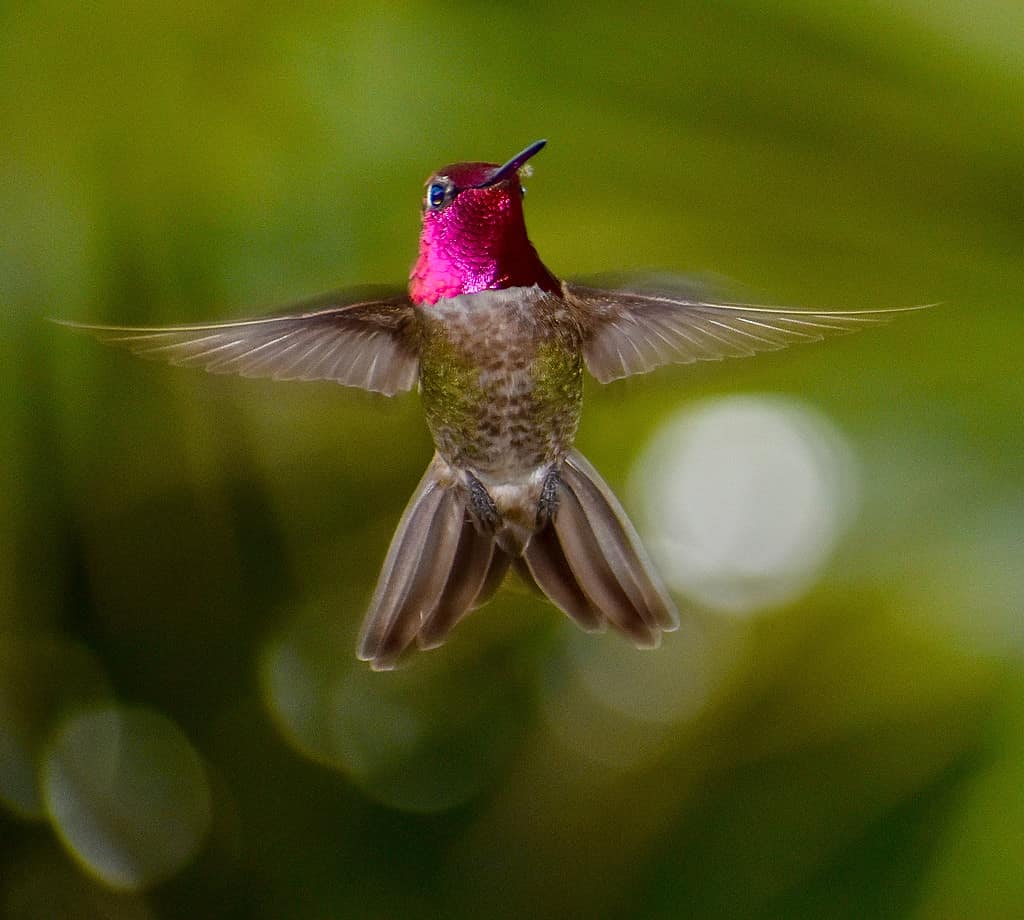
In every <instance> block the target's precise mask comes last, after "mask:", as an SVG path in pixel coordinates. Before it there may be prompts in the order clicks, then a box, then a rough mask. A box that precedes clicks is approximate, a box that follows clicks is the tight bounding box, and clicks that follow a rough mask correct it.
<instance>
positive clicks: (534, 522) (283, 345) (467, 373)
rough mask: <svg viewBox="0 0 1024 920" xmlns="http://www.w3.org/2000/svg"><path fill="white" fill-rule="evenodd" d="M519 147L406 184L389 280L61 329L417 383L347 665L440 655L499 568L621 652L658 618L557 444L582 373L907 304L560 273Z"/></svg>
mask: <svg viewBox="0 0 1024 920" xmlns="http://www.w3.org/2000/svg"><path fill="white" fill-rule="evenodd" d="M545 143H546V142H545V141H543V140H539V141H536V142H535V143H533V144H530V145H529V146H528V147H526V148H525V149H524V150H522V151H521V152H520V153H517V154H516V155H515V156H513V157H512V158H511V159H509V160H507V161H506V162H505V163H502V164H495V163H484V162H469V163H455V164H453V165H450V166H445V167H443V168H442V169H440V170H438V171H437V172H435V173H434V174H433V175H431V176H430V178H429V179H428V180H427V182H426V186H425V192H424V195H423V200H422V227H421V231H420V238H419V251H418V255H417V257H416V261H415V263H414V265H413V267H412V270H411V273H410V276H409V282H408V285H407V286H405V287H404V288H372V289H366V288H359V289H351V290H349V291H343V292H341V293H338V294H331V295H328V296H325V297H322V298H319V299H318V300H316V301H311V302H307V303H306V304H304V305H300V306H298V307H293V308H292V309H290V310H287V311H282V312H278V313H275V314H272V315H267V316H263V317H260V318H257V319H243V320H235V321H231V322H221V323H204V324H199V325H183V326H164V327H127V326H100V325H86V324H80V323H68V325H72V326H75V327H76V328H79V329H82V330H85V331H87V332H90V333H92V334H93V335H94V336H96V337H97V338H98V339H100V340H101V341H104V342H108V343H112V344H115V345H120V346H124V347H126V348H128V349H130V350H131V351H133V352H135V353H136V354H139V355H141V356H143V357H146V358H159V359H163V360H165V361H167V362H170V363H171V364H176V365H184V366H189V367H201V368H205V369H206V370H208V371H211V372H213V373H218V374H226V373H234V374H240V375H242V376H245V377H272V378H274V379H276V380H332V381H334V382H336V383H339V384H342V385H345V386H351V387H361V388H363V389H365V390H370V391H373V392H376V393H381V394H384V395H385V396H393V395H395V394H396V393H400V392H403V391H406V390H411V389H412V388H414V387H418V388H419V391H420V395H421V400H422V405H423V410H424V413H425V416H426V423H427V426H428V428H429V430H430V434H431V435H432V437H433V442H434V448H435V450H434V455H433V458H432V459H431V460H430V463H429V465H428V466H427V470H426V472H425V474H424V475H423V478H422V479H421V480H420V482H419V485H418V486H417V487H416V490H415V492H414V493H413V495H412V498H411V499H410V501H409V503H408V506H407V507H406V509H405V511H404V513H403V514H402V517H401V520H400V521H399V524H398V527H397V530H396V532H395V535H394V537H393V539H392V541H391V545H390V548H389V550H388V553H387V556H386V558H385V560H384V565H383V568H382V570H381V573H380V576H379V579H378V582H377V586H376V590H375V592H374V594H373V598H372V601H371V603H370V606H369V610H368V612H367V614H366V617H365V620H364V623H363V626H362V630H361V633H360V637H359V641H358V650H357V654H358V656H359V658H361V659H363V660H365V661H367V662H369V663H370V665H371V666H372V667H373V668H374V669H375V670H388V669H391V668H393V667H395V666H396V664H397V663H398V662H399V660H400V659H402V658H403V657H404V656H405V654H406V653H407V652H408V651H409V650H411V649H412V648H413V647H416V646H418V647H419V648H422V649H427V648H434V647H437V646H439V645H441V644H442V643H443V642H444V641H445V640H446V638H447V637H448V635H449V633H450V632H451V630H452V629H453V628H454V627H455V626H456V624H458V623H459V621H460V620H462V618H463V617H464V616H465V615H466V614H467V613H468V612H470V611H472V610H474V609H476V608H478V607H480V606H482V605H483V604H484V603H486V602H487V601H488V600H489V599H490V598H491V597H492V596H493V594H494V593H495V592H496V591H497V589H498V588H499V586H500V585H501V584H502V582H503V580H504V579H505V576H506V573H507V572H508V570H509V569H510V568H511V569H514V570H515V571H516V572H517V573H518V574H519V575H520V576H521V577H522V578H523V579H524V580H525V582H526V583H527V584H528V585H529V586H531V587H532V588H534V589H535V590H536V591H538V592H539V593H540V594H542V595H543V596H545V597H546V598H547V599H548V600H549V601H550V602H551V603H552V604H554V605H555V606H556V607H558V608H560V609H561V610H562V611H564V612H565V613H566V614H567V615H568V616H569V617H570V618H571V619H572V620H574V621H575V622H576V624H577V625H579V626H580V627H582V628H583V629H584V630H587V631H595V632H596V631H601V630H604V629H605V628H606V627H608V626H611V627H612V628H613V629H615V630H617V631H619V632H620V633H622V634H624V635H625V636H626V637H628V638H629V639H630V640H632V642H633V643H635V645H636V646H637V647H639V648H652V647H655V646H657V645H658V644H659V642H660V640H661V635H662V633H664V632H670V631H672V630H674V629H676V628H677V627H678V624H679V614H678V612H677V609H676V605H675V603H674V602H673V599H672V598H671V597H670V595H669V593H668V592H667V591H666V589H665V587H664V585H663V583H662V581H661V580H660V578H659V577H658V575H657V573H656V571H655V569H654V567H653V566H652V564H651V562H650V560H649V559H648V556H647V554H646V552H645V550H644V548H643V546H642V544H641V542H640V539H639V537H638V535H637V532H636V530H635V528H634V527H633V525H632V523H631V522H630V520H629V518H628V517H627V515H626V513H625V511H624V510H623V508H622V506H621V505H620V504H619V501H618V500H617V499H616V497H615V495H614V494H613V493H612V491H611V489H610V488H609V487H608V485H607V484H606V483H605V482H604V480H603V479H602V478H601V476H600V475H599V474H598V472H597V471H596V470H595V469H594V467H593V466H591V464H590V463H589V462H588V461H587V460H586V459H585V458H584V456H583V455H582V454H581V453H580V452H579V451H578V450H577V449H575V447H574V442H575V438H576V432H577V428H578V426H579V422H580V415H581V409H582V403H583V382H584V372H589V373H590V374H591V375H592V376H593V377H595V378H596V379H597V380H598V381H600V382H601V383H607V382H609V381H611V380H615V379H617V378H620V377H626V376H629V375H631V374H642V373H646V372H648V371H651V370H653V369H654V368H656V367H659V366H660V365H664V364H669V363H675V364H688V363H691V362H694V361H708V360H719V359H722V358H727V357H740V356H746V355H752V354H755V353H757V352H763V351H772V350H776V349H779V348H783V347H784V346H786V345H790V344H794V343H799V342H812V341H817V340H820V339H822V338H823V337H825V336H827V335H832V334H839V333H847V332H852V331H854V330H857V329H861V328H863V327H866V326H872V325H876V324H879V323H883V322H886V321H887V320H889V319H891V318H892V317H893V316H894V315H895V314H897V313H900V312H904V311H905V310H913V309H918V308H916V307H909V308H900V309H890V310H868V311H828V312H821V311H818V312H811V311H803V310H790V309H776V308H768V307H760V306H752V305H744V304H734V303H726V302H711V301H709V300H706V299H704V298H703V297H701V296H695V295H693V294H692V293H689V294H688V293H686V292H685V291H684V290H683V288H682V287H681V286H680V285H678V284H671V283H666V282H664V281H662V282H659V283H653V282H651V281H650V280H645V279H644V278H642V277H637V278H636V279H633V280H630V279H628V278H627V279H624V280H619V281H618V282H616V283H615V284H613V285H611V286H608V285H605V286H596V285H594V284H592V283H590V284H588V283H586V282H584V281H570V280H563V279H561V278H559V277H557V276H556V275H554V274H553V273H552V272H551V271H550V270H549V269H548V268H547V266H545V264H544V263H543V262H542V261H541V259H540V257H539V256H538V255H537V251H536V250H535V249H534V247H533V244H532V243H531V242H530V239H529V237H528V235H527V231H526V223H525V219H524V214H523V196H524V194H525V188H524V186H523V182H524V180H525V178H526V177H527V176H528V175H529V167H528V166H527V163H528V161H529V160H531V159H532V158H533V157H534V156H535V155H536V154H537V153H538V152H539V151H540V150H541V149H542V148H543V147H544V145H545Z"/></svg>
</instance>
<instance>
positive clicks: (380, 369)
mask: <svg viewBox="0 0 1024 920" xmlns="http://www.w3.org/2000/svg"><path fill="white" fill-rule="evenodd" d="M363 295H364V292H358V291H356V292H348V293H345V294H339V295H336V296H328V297H324V298H321V299H320V300H319V301H317V303H316V304H315V307H314V306H308V307H307V309H305V310H302V309H298V310H297V311H295V312H291V313H282V314H279V315H272V316H266V317H261V318H259V319H244V320H236V321H234V322H227V323H201V324H198V325H189V326H97V325H89V324H87V323H73V322H67V321H63V320H58V322H60V323H61V324H62V325H65V326H70V327H71V328H73V329H78V330H81V331H83V332H88V333H90V334H91V335H93V336H95V337H96V338H97V339H99V340H100V341H101V342H106V343H109V344H111V345H119V346H121V347H123V348H127V349H128V350H129V351H132V352H134V353H135V354H137V355H139V356H141V357H143V358H151V359H154V360H161V361H167V362H168V363H170V364H176V365H181V366H185V367H201V368H204V369H206V370H208V371H210V372H211V373H214V374H240V375H241V376H243V377H272V378H274V379H275V380H333V381H335V382H336V383H340V384H343V385H345V386H352V387H361V388H363V389H364V390H372V391H374V392H376V393H383V394H384V395H385V396H393V395H394V394H395V393H398V392H399V391H401V390H408V389H411V388H412V386H413V385H414V384H415V382H416V377H417V373H418V370H419V359H418V354H417V345H416V324H415V317H414V307H413V305H412V303H411V302H410V300H409V298H408V297H407V296H406V295H405V294H404V293H397V292H390V291H389V292H386V293H381V292H374V294H373V295H369V296H363Z"/></svg>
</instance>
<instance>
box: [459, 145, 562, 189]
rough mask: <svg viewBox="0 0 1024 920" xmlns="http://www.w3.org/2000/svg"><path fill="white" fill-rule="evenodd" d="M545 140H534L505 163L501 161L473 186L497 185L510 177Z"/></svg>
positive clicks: (539, 149)
mask: <svg viewBox="0 0 1024 920" xmlns="http://www.w3.org/2000/svg"><path fill="white" fill-rule="evenodd" d="M546 143H547V141H534V142H533V143H532V144H530V146H529V147H527V148H526V149H525V150H523V151H522V152H520V153H517V154H516V155H515V156H514V157H512V159H511V160H509V161H508V162H507V163H503V164H502V165H501V166H499V167H498V168H497V169H495V170H494V172H492V173H491V174H490V175H489V176H488V177H487V178H486V179H485V180H484V181H483V182H481V183H480V184H479V185H476V186H474V188H487V186H489V185H497V184H498V183H499V182H504V181H505V180H506V179H511V178H512V177H513V176H514V175H515V174H516V173H517V172H519V168H520V167H521V166H522V165H523V164H524V163H525V162H526V161H527V160H528V159H530V157H532V156H533V155H534V154H535V153H540V151H541V150H542V149H543V147H544V145H545V144H546Z"/></svg>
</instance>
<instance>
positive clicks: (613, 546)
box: [562, 451, 679, 632]
mask: <svg viewBox="0 0 1024 920" xmlns="http://www.w3.org/2000/svg"><path fill="white" fill-rule="evenodd" d="M562 481H563V482H564V483H565V485H566V487H567V488H568V489H570V490H571V491H572V492H574V493H575V495H576V497H577V498H578V499H579V501H580V504H581V505H582V507H583V509H584V514H585V515H586V517H587V520H588V521H589V522H590V524H591V525H592V526H593V528H594V535H595V537H596V538H597V541H598V543H599V544H600V545H601V547H602V549H603V550H604V551H605V558H606V559H607V561H608V564H609V566H610V567H611V568H612V571H613V572H614V573H615V576H616V578H617V579H618V581H619V584H620V585H622V587H623V589H624V590H625V591H626V593H627V594H628V595H629V598H630V600H631V601H632V602H633V604H634V606H635V607H636V609H637V610H638V611H639V612H640V614H641V616H643V617H644V619H645V621H646V622H647V623H648V625H649V626H651V627H652V628H657V629H661V630H664V631H666V632H671V631H672V630H674V629H678V628H679V614H678V613H677V611H676V606H675V604H674V603H673V602H672V600H671V598H670V597H669V596H668V592H666V590H665V587H664V585H663V584H662V583H661V579H660V578H658V575H657V572H656V571H655V569H654V567H653V566H652V565H651V562H650V560H649V559H648V558H647V554H646V553H645V552H644V548H643V544H642V543H641V542H640V537H639V536H638V535H637V532H636V530H635V529H634V527H633V524H632V523H631V521H630V520H629V517H628V516H627V515H626V512H625V511H624V510H623V509H622V506H621V505H620V504H619V502H618V499H616V497H615V495H614V493H613V492H612V490H611V489H610V488H609V487H608V485H607V483H605V481H604V480H603V479H602V478H601V476H600V474H599V473H598V472H597V470H595V469H594V467H593V466H591V464H590V463H589V461H588V460H587V459H586V458H585V457H584V456H583V454H581V453H580V452H579V451H573V452H572V453H571V454H570V455H569V457H568V458H567V460H566V462H565V464H564V465H563V466H562Z"/></svg>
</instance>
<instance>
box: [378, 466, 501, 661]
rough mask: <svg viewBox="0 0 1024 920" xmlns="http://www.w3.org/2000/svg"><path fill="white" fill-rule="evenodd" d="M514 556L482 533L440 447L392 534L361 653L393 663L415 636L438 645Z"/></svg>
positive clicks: (485, 596)
mask: <svg viewBox="0 0 1024 920" xmlns="http://www.w3.org/2000/svg"><path fill="white" fill-rule="evenodd" d="M508 565H509V558H508V556H507V555H506V554H505V553H503V552H502V551H501V550H500V549H499V548H498V547H497V546H496V544H495V542H494V538H493V537H491V536H489V535H487V534H485V533H481V532H480V531H479V530H478V529H477V528H476V526H475V525H474V524H473V521H472V518H471V517H470V515H469V513H468V511H467V510H466V500H465V495H464V493H463V491H462V490H461V489H459V488H458V487H456V485H455V482H454V480H453V478H452V476H451V471H450V470H449V468H448V466H447V464H445V463H444V461H443V460H441V459H440V457H438V456H437V455H435V456H434V459H433V461H432V462H431V464H430V466H429V467H427V471H426V473H425V474H424V476H423V478H422V479H421V480H420V484H419V485H418V486H417V487H416V491H415V492H414V493H413V495H412V498H411V499H410V500H409V504H408V506H407V507H406V509H405V512H404V513H403V515H402V520H401V521H400V522H399V524H398V529H397V530H396V531H395V535H394V537H393V538H392V540H391V547H390V549H389V550H388V555H387V558H386V559H385V560H384V567H383V568H382V570H381V573H380V578H379V579H378V581H377V589H376V591H375V592H374V596H373V601H372V602H371V604H370V609H369V612H368V613H367V614H366V620H365V622H364V623H363V629H362V634H361V635H360V638H359V657H360V658H361V659H363V660H364V661H369V662H370V664H371V666H372V667H373V668H374V670H378V671H385V670H389V669H391V668H393V667H394V666H395V665H396V664H397V663H398V660H399V658H400V657H401V656H402V654H403V653H404V652H405V651H406V650H407V649H408V648H409V647H410V646H411V645H412V644H413V643H414V642H416V643H417V644H418V645H419V646H420V647H421V648H434V647H435V646H438V645H440V644H441V643H442V642H444V640H445V638H446V637H447V635H448V633H449V631H450V630H451V629H452V628H453V627H454V626H455V624H456V623H458V621H459V620H460V619H461V618H462V617H463V616H464V615H465V614H466V613H467V612H469V611H470V610H472V609H474V608H475V607H479V606H480V605H481V604H482V603H484V602H485V601H486V600H487V599H488V598H490V596H491V595H492V594H493V593H494V592H495V591H496V590H497V589H498V586H499V585H500V584H501V581H502V579H503V578H504V575H505V572H506V570H507V569H508Z"/></svg>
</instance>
